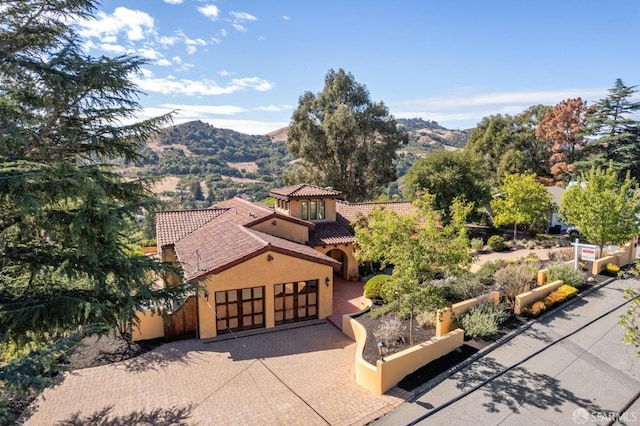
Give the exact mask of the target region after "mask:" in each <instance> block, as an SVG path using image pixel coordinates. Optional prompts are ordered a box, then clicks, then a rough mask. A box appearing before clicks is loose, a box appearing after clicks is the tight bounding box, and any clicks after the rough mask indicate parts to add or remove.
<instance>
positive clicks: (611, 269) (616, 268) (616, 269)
mask: <svg viewBox="0 0 640 426" xmlns="http://www.w3.org/2000/svg"><path fill="white" fill-rule="evenodd" d="M606 268H607V272H610V273H612V274H617V273H618V272H620V267H619V266H618V265H616V264H615V263H607V266H606Z"/></svg>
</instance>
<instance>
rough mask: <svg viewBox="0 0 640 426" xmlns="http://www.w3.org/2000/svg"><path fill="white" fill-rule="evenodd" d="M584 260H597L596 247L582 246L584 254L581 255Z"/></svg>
mask: <svg viewBox="0 0 640 426" xmlns="http://www.w3.org/2000/svg"><path fill="white" fill-rule="evenodd" d="M580 258H581V259H582V260H586V261H588V262H595V260H596V249H595V248H591V247H582V254H581V256H580Z"/></svg>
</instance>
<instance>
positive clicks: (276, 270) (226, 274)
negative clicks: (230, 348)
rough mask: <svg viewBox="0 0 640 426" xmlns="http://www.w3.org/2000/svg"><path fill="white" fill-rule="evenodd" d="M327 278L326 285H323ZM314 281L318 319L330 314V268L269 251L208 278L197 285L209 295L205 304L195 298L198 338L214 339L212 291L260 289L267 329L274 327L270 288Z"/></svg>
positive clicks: (331, 280)
mask: <svg viewBox="0 0 640 426" xmlns="http://www.w3.org/2000/svg"><path fill="white" fill-rule="evenodd" d="M269 255H270V256H272V257H273V259H272V260H271V261H269V260H267V258H268V256H269ZM327 278H328V279H329V285H328V286H327V285H326V283H325V280H326V279H327ZM315 279H317V280H318V318H319V319H323V318H326V317H328V316H329V315H331V314H332V313H333V268H332V267H331V266H328V265H323V264H320V263H315V262H311V261H308V260H304V259H299V258H296V257H292V256H288V255H284V254H280V253H275V252H272V251H270V252H266V253H263V254H261V255H259V256H256V257H254V258H252V259H249V260H247V261H246V262H243V263H241V264H239V265H236V266H234V267H232V268H229V269H227V270H225V271H222V272H220V273H219V274H216V275H214V276H209V277H208V278H206V279H205V280H204V281H202V282H201V284H202V285H203V286H205V287H206V289H207V291H208V293H209V302H208V303H207V301H206V300H205V299H204V298H203V297H202V296H200V297H198V309H199V312H200V318H199V330H200V338H201V339H205V338H209V337H215V336H216V334H217V333H216V322H215V314H214V312H213V309H215V301H214V294H215V292H216V291H223V290H233V289H241V288H247V287H259V286H264V287H265V289H264V291H265V326H266V327H267V328H270V327H273V326H274V325H275V318H274V312H273V310H274V300H273V297H274V296H273V295H274V289H273V286H274V285H275V284H282V283H288V282H294V281H306V280H315ZM209 305H211V308H210V307H209Z"/></svg>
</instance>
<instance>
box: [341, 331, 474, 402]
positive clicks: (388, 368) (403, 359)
mask: <svg viewBox="0 0 640 426" xmlns="http://www.w3.org/2000/svg"><path fill="white" fill-rule="evenodd" d="M349 323H350V325H351V328H350V330H348V332H347V335H353V336H355V340H356V342H357V345H356V359H355V366H354V370H355V378H356V383H358V384H359V385H360V386H362V387H363V388H365V389H367V390H369V391H371V392H373V393H375V394H378V395H381V394H383V393H385V392H386V391H388V390H389V389H391V388H392V387H393V386H395V385H396V384H397V383H398V382H399V381H400V380H402V379H403V378H404V377H405V376H406V375H407V374H410V373H412V372H414V371H416V370H417V369H418V368H420V367H422V366H423V365H426V364H428V363H430V362H431V361H434V360H436V359H438V358H440V357H442V356H444V355H446V354H448V353H449V352H451V351H453V350H454V349H456V348H459V347H460V346H462V345H463V344H464V331H462V329H459V328H458V329H456V330H453V331H451V332H450V333H448V334H446V335H444V336H442V337H434V338H433V339H431V340H429V341H427V342H423V343H420V344H417V345H415V346H412V347H411V348H408V349H405V350H404V351H401V352H398V353H395V354H393V355H389V356H385V357H384V361H380V360H378V361H377V362H376V365H375V366H373V365H371V364H369V363H368V362H367V361H365V360H364V358H363V357H362V351H363V349H364V344H365V341H366V340H367V332H366V330H365V329H364V327H363V326H362V325H361V324H359V323H358V321H356V320H354V319H349Z"/></svg>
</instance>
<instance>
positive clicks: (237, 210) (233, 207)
mask: <svg viewBox="0 0 640 426" xmlns="http://www.w3.org/2000/svg"><path fill="white" fill-rule="evenodd" d="M214 207H215V208H219V209H228V210H229V211H230V212H232V213H234V218H235V221H236V222H237V223H240V224H243V225H245V224H247V223H251V222H254V221H255V220H257V219H260V218H262V217H265V216H268V215H270V214H272V213H273V210H272V209H270V208H268V207H267V206H265V205H260V204H254V203H252V202H250V201H247V200H243V199H242V198H231V199H230V200H225V201H223V202H221V203H218V204H216V205H215V206H214Z"/></svg>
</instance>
